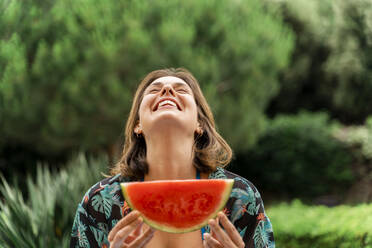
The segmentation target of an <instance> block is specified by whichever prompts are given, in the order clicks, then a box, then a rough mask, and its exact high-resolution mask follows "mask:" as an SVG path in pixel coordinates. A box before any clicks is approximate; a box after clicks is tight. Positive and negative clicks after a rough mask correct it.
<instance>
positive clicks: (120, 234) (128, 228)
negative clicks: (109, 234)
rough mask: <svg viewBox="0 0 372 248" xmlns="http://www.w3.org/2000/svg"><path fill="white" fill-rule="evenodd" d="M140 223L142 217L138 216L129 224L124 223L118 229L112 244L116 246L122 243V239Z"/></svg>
mask: <svg viewBox="0 0 372 248" xmlns="http://www.w3.org/2000/svg"><path fill="white" fill-rule="evenodd" d="M141 223H142V218H138V219H137V220H135V221H133V222H132V223H130V224H129V225H126V226H125V227H124V228H122V229H121V230H120V231H118V232H117V233H116V235H115V237H114V239H113V241H112V242H113V246H114V247H117V245H122V244H124V240H126V239H127V237H128V236H129V235H130V234H131V232H133V231H134V230H135V229H136V228H137V226H138V225H140V224H141Z"/></svg>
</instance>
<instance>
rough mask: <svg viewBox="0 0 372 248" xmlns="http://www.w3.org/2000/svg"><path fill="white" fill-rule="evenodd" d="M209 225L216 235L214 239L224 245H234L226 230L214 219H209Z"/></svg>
mask: <svg viewBox="0 0 372 248" xmlns="http://www.w3.org/2000/svg"><path fill="white" fill-rule="evenodd" d="M208 223H209V226H210V227H211V230H213V233H214V234H215V235H216V239H217V240H218V241H219V242H220V243H221V244H222V246H224V247H234V246H235V245H234V243H233V242H232V241H231V239H230V237H229V236H228V235H227V234H226V232H225V231H224V230H223V229H222V228H221V227H220V225H219V224H217V221H216V220H214V219H211V220H209V222H208Z"/></svg>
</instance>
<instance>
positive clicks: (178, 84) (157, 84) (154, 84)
mask: <svg viewBox="0 0 372 248" xmlns="http://www.w3.org/2000/svg"><path fill="white" fill-rule="evenodd" d="M163 84H164V83H163V82H155V83H152V84H150V85H149V86H159V85H163ZM172 85H173V86H175V87H179V86H188V84H187V83H181V82H174V83H172Z"/></svg>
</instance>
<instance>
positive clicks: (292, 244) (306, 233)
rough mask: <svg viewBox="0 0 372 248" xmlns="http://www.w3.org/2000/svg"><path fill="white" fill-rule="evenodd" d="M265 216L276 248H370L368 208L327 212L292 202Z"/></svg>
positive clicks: (370, 212) (343, 207) (371, 222)
mask: <svg viewBox="0 0 372 248" xmlns="http://www.w3.org/2000/svg"><path fill="white" fill-rule="evenodd" d="M266 212H267V214H268V216H269V218H270V220H271V222H272V224H273V230H274V236H275V243H276V245H277V246H278V247H283V248H296V247H301V248H307V247H311V248H323V247H340V248H346V247H347V248H352V247H355V248H357V247H358V248H362V247H363V248H364V247H365V248H366V247H372V231H371V230H372V204H361V205H357V206H347V205H341V206H337V207H333V208H329V207H325V206H307V205H304V204H303V203H301V202H300V201H299V200H295V201H293V202H292V203H290V204H288V203H281V204H279V205H276V206H272V207H270V208H268V209H266Z"/></svg>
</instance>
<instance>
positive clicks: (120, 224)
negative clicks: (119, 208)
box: [108, 211, 140, 242]
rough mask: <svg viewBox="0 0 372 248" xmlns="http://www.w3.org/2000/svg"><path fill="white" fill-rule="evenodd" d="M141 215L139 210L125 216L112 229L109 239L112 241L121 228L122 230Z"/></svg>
mask: <svg viewBox="0 0 372 248" xmlns="http://www.w3.org/2000/svg"><path fill="white" fill-rule="evenodd" d="M139 216H140V213H139V212H138V211H132V212H131V213H129V214H128V215H126V216H125V217H124V218H122V219H121V220H120V221H119V222H118V223H117V224H116V225H115V226H114V228H113V229H112V230H111V231H110V233H109V236H108V241H109V242H111V241H112V240H113V239H114V237H115V235H116V233H117V232H118V231H119V230H121V229H122V228H123V227H125V226H127V225H129V224H130V223H132V222H133V221H135V220H136V219H137V218H138V217H139Z"/></svg>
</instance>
